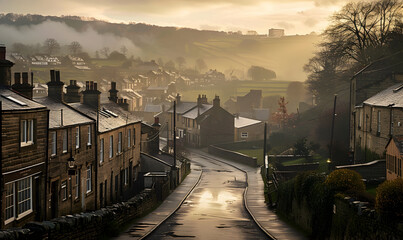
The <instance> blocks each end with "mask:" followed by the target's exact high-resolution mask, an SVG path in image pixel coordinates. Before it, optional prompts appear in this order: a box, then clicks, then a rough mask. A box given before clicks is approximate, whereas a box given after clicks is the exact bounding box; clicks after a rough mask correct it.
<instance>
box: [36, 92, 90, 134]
mask: <svg viewBox="0 0 403 240" xmlns="http://www.w3.org/2000/svg"><path fill="white" fill-rule="evenodd" d="M35 101H37V102H39V103H41V104H43V105H45V106H46V107H47V108H48V109H49V110H50V113H49V128H50V129H52V128H60V127H64V126H73V125H80V124H84V123H91V122H94V120H92V119H91V118H89V117H87V116H85V115H84V114H82V113H80V112H78V111H76V110H74V109H72V108H71V107H69V106H68V105H66V104H64V103H61V102H58V101H55V100H53V99H51V98H49V97H41V98H35ZM61 110H63V124H62V120H61Z"/></svg>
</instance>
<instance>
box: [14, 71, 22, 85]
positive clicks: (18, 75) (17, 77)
mask: <svg viewBox="0 0 403 240" xmlns="http://www.w3.org/2000/svg"><path fill="white" fill-rule="evenodd" d="M14 82H15V84H21V73H19V72H15V73H14Z"/></svg>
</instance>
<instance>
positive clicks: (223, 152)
mask: <svg viewBox="0 0 403 240" xmlns="http://www.w3.org/2000/svg"><path fill="white" fill-rule="evenodd" d="M208 152H209V153H211V154H213V155H216V156H218V157H222V158H225V159H228V160H230V161H234V162H238V163H242V164H245V165H249V166H252V167H257V159H256V158H254V157H249V156H247V155H245V154H242V153H238V152H235V151H231V150H227V149H223V148H220V147H217V146H214V145H210V146H209V147H208Z"/></svg>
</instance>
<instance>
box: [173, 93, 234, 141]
mask: <svg viewBox="0 0 403 240" xmlns="http://www.w3.org/2000/svg"><path fill="white" fill-rule="evenodd" d="M176 103H177V106H176V116H175V117H176V124H177V137H178V138H179V140H180V141H181V142H183V143H184V144H185V145H187V146H192V147H204V146H208V145H211V144H217V143H225V142H233V141H234V116H233V115H232V114H231V113H229V112H227V111H226V110H225V109H223V108H222V107H221V106H220V98H219V97H218V96H216V97H215V98H214V99H213V104H209V103H208V102H207V97H206V95H202V96H200V95H199V97H198V98H197V102H196V103H194V102H181V100H180V96H179V95H178V96H177V99H176ZM167 113H168V115H169V116H168V118H167V119H168V120H170V119H172V117H173V109H172V108H170V109H169V110H168V111H167ZM170 123H172V122H171V121H170Z"/></svg>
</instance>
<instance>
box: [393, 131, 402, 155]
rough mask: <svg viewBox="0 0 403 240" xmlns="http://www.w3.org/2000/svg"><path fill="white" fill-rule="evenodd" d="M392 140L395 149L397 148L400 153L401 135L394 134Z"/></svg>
mask: <svg viewBox="0 0 403 240" xmlns="http://www.w3.org/2000/svg"><path fill="white" fill-rule="evenodd" d="M393 141H394V142H395V144H396V147H397V149H399V152H400V154H403V135H399V136H394V137H393Z"/></svg>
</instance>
